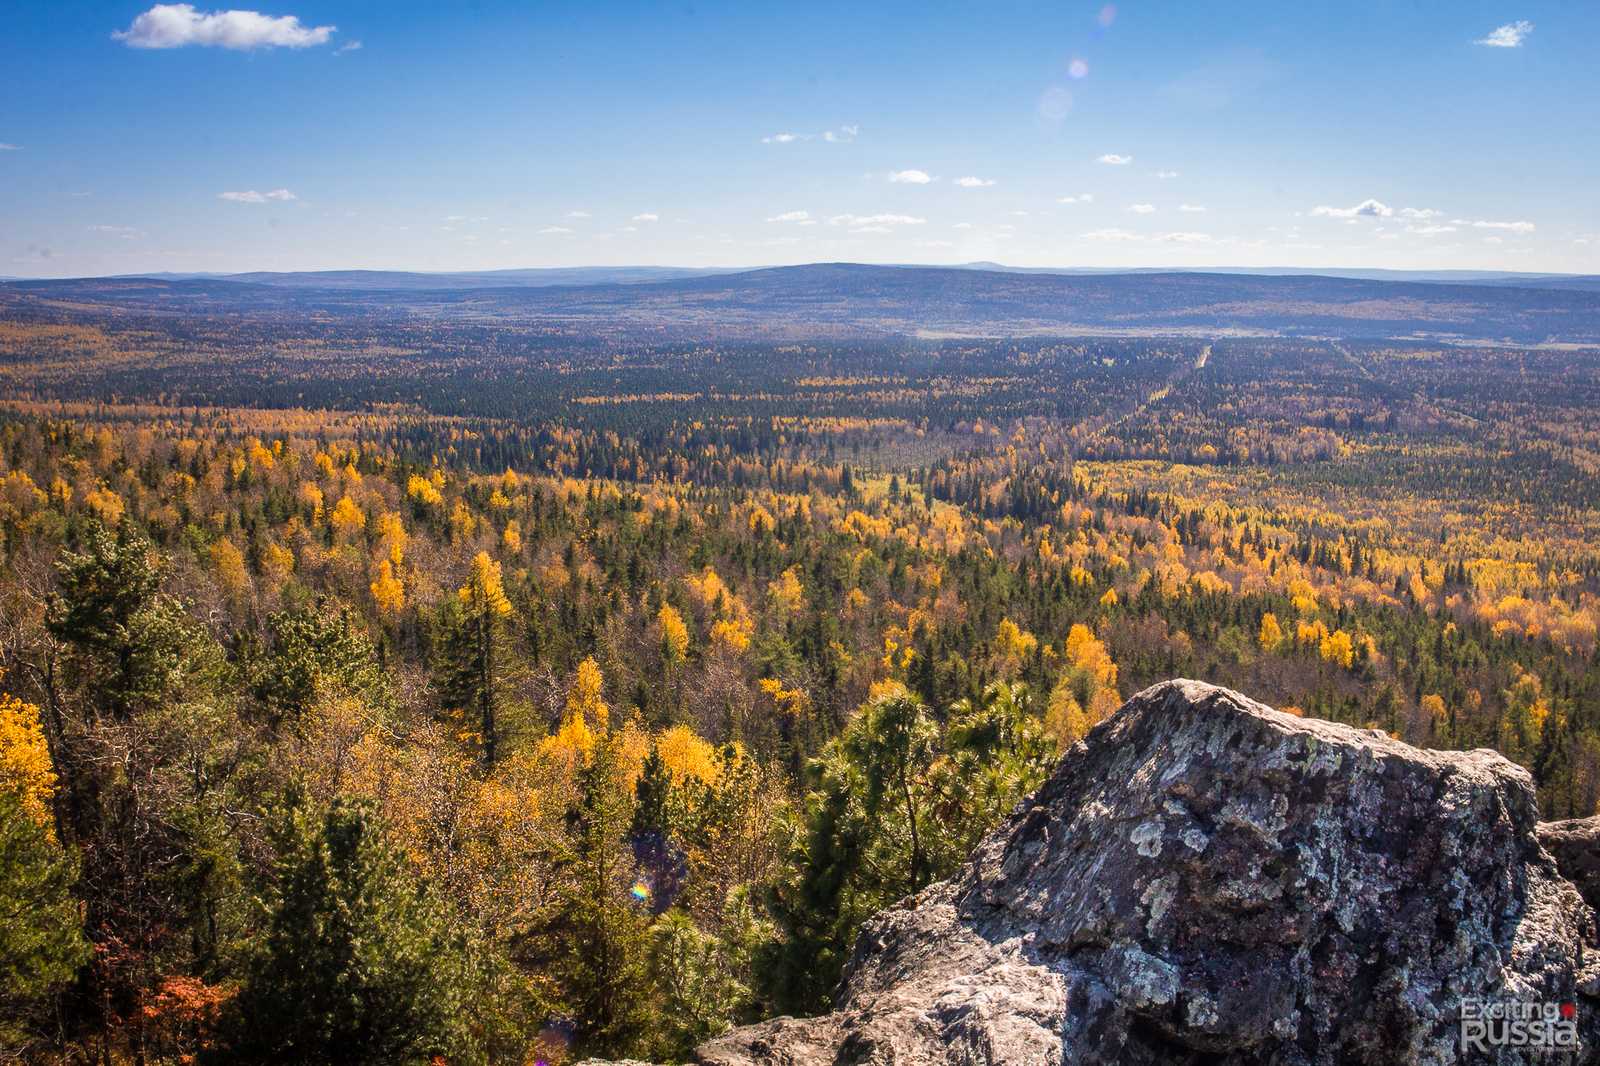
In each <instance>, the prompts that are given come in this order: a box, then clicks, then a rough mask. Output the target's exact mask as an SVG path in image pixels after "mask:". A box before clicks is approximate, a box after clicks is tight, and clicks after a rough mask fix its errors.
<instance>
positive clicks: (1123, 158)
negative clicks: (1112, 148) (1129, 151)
mask: <svg viewBox="0 0 1600 1066" xmlns="http://www.w3.org/2000/svg"><path fill="white" fill-rule="evenodd" d="M1095 162H1096V163H1104V164H1106V165H1107V166H1112V167H1125V166H1127V165H1128V164H1129V163H1131V162H1133V156H1131V155H1118V154H1117V153H1115V152H1107V153H1106V154H1105V155H1103V156H1100V157H1099V158H1098V159H1096V160H1095Z"/></svg>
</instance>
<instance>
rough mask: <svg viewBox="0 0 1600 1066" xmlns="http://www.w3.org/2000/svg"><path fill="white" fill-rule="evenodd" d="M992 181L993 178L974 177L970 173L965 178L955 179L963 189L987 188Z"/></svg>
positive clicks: (993, 181)
mask: <svg viewBox="0 0 1600 1066" xmlns="http://www.w3.org/2000/svg"><path fill="white" fill-rule="evenodd" d="M994 183H995V180H994V179H993V178H975V177H972V176H970V175H969V176H967V177H965V178H957V179H956V184H957V185H959V186H961V187H962V188H963V189H987V188H988V187H989V186H991V185H993V184H994Z"/></svg>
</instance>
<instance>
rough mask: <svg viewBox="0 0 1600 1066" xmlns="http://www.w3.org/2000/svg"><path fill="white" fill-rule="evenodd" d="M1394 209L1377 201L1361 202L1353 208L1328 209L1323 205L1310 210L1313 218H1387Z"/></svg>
mask: <svg viewBox="0 0 1600 1066" xmlns="http://www.w3.org/2000/svg"><path fill="white" fill-rule="evenodd" d="M1392 214H1394V208H1392V207H1390V206H1389V205H1388V204H1385V203H1380V202H1379V201H1377V200H1372V199H1367V200H1362V201H1361V202H1360V203H1359V204H1356V205H1355V206H1354V207H1329V206H1327V205H1326V204H1323V205H1321V206H1319V207H1313V208H1312V209H1311V215H1312V217H1313V218H1351V219H1354V218H1388V217H1389V216H1390V215H1392Z"/></svg>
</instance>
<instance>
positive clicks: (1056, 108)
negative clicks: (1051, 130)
mask: <svg viewBox="0 0 1600 1066" xmlns="http://www.w3.org/2000/svg"><path fill="white" fill-rule="evenodd" d="M1071 110H1072V94H1071V93H1070V92H1068V91H1067V90H1066V89H1063V88H1062V87H1061V86H1059V85H1052V86H1051V87H1050V88H1048V89H1046V90H1045V91H1044V95H1042V96H1040V97H1039V117H1040V118H1042V119H1044V120H1045V121H1046V122H1060V121H1061V120H1062V119H1064V118H1066V117H1067V113H1068V112H1069V111H1071Z"/></svg>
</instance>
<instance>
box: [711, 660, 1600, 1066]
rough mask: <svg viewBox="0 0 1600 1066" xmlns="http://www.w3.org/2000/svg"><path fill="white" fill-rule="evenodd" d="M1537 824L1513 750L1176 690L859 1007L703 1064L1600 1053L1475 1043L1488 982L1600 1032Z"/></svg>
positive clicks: (873, 962)
mask: <svg viewBox="0 0 1600 1066" xmlns="http://www.w3.org/2000/svg"><path fill="white" fill-rule="evenodd" d="M1535 823H1536V808H1535V805H1534V796H1533V788H1532V783H1531V781H1530V779H1529V777H1528V774H1527V772H1526V771H1524V770H1522V769H1521V768H1519V767H1517V766H1515V765H1513V764H1512V763H1510V762H1508V761H1507V760H1505V759H1504V758H1502V757H1501V756H1499V755H1497V754H1495V753H1493V752H1489V751H1474V752H1465V753H1461V752H1437V751H1423V750H1419V749H1417V748H1412V747H1409V746H1407V745H1405V744H1401V743H1399V742H1397V741H1395V740H1392V739H1390V738H1389V737H1387V736H1385V735H1383V734H1381V733H1377V732H1373V731H1361V730H1356V729H1351V728H1348V727H1345V726H1339V725H1334V724H1331V723H1327V722H1321V721H1315V720H1309V719H1302V718H1296V717H1293V716H1291V715H1287V714H1283V713H1280V712H1278V711H1274V710H1272V709H1270V708H1268V707H1264V706H1262V705H1260V704H1258V703H1255V702H1253V701H1251V700H1248V699H1246V698H1244V697H1242V696H1239V695H1237V694H1235V693H1232V692H1229V691H1227V690H1225V689H1220V688H1216V687H1214V686H1210V685H1204V684H1200V683H1197V682H1193V681H1173V682H1168V683H1166V684H1162V685H1157V686H1155V687H1153V688H1150V689H1147V690H1146V691H1144V692H1141V693H1140V694H1139V695H1137V696H1135V697H1134V698H1133V699H1131V700H1129V701H1128V703H1127V704H1126V705H1124V707H1123V708H1122V709H1121V710H1120V711H1119V712H1118V713H1117V714H1116V715H1114V716H1113V717H1112V718H1110V719H1108V720H1107V721H1106V722H1104V723H1102V724H1101V725H1100V726H1098V727H1097V728H1096V729H1095V730H1094V731H1093V732H1091V733H1090V735H1089V736H1088V738H1087V739H1086V741H1085V742H1084V743H1082V744H1079V745H1078V746H1076V747H1075V748H1074V749H1073V751H1072V752H1071V753H1069V754H1068V755H1067V756H1066V757H1065V758H1064V759H1063V760H1062V762H1061V764H1060V766H1059V767H1058V769H1057V770H1056V772H1055V773H1054V775H1053V776H1052V777H1051V778H1050V780H1049V781H1048V782H1047V783H1046V784H1045V786H1044V787H1043V788H1042V789H1040V791H1039V792H1038V793H1037V794H1036V795H1034V796H1033V797H1031V798H1030V799H1029V800H1028V801H1026V802H1025V803H1024V804H1022V805H1021V806H1020V807H1019V809H1018V810H1017V811H1016V812H1015V813H1014V814H1013V815H1012V816H1011V818H1010V819H1009V821H1008V822H1007V823H1006V824H1005V825H1004V826H1002V827H1001V828H1000V829H998V830H997V831H995V832H994V833H993V834H991V835H990V836H989V837H988V838H987V839H986V840H985V841H984V842H983V843H982V844H981V845H980V846H979V847H978V849H977V851H976V852H975V853H974V854H973V856H972V859H971V861H970V863H969V864H968V865H967V867H966V868H965V869H964V870H963V871H961V872H960V873H959V874H958V875H957V876H955V877H954V878H952V879H951V880H949V881H945V882H941V883H939V884H936V885H933V886H931V887H929V888H928V889H926V890H925V891H923V892H922V893H920V894H919V895H917V896H915V897H912V898H910V899H907V900H904V901H902V902H901V903H900V904H899V905H897V906H895V907H893V908H891V909H889V910H887V911H885V912H883V913H881V914H879V915H878V916H877V917H876V918H874V919H873V920H872V921H871V922H870V923H869V924H868V925H867V927H866V928H865V929H864V930H863V932H862V934H861V936H860V938H859V941H858V942H857V945H856V948H855V951H854V955H853V957H852V959H851V961H850V963H849V965H848V966H847V968H846V973H845V978H844V983H843V985H842V988H841V995H840V1000H839V1005H838V1009H837V1010H835V1011H834V1012H833V1013H832V1014H829V1015H826V1016H823V1017H819V1018H808V1019H794V1018H779V1019H776V1020H773V1021H769V1022H765V1023H762V1024H759V1025H754V1026H749V1027H746V1028H743V1029H738V1030H735V1031H734V1032H732V1033H729V1034H727V1035H726V1036H724V1037H721V1038H719V1039H717V1040H714V1041H712V1042H710V1043H708V1044H706V1045H704V1046H703V1047H701V1048H700V1049H699V1051H698V1053H697V1058H698V1060H699V1061H700V1062H702V1063H706V1064H716V1066H744V1064H756V1063H760V1064H785V1066H812V1064H817V1066H821V1064H835V1063H837V1064H843V1063H874V1064H877V1063H882V1064H890V1063H893V1064H895V1066H921V1064H930V1066H931V1064H943V1063H951V1064H964V1066H976V1064H989V1063H994V1064H999V1063H1006V1064H1017V1066H1023V1064H1040V1066H1043V1064H1053V1066H1092V1064H1111V1063H1117V1064H1135V1063H1140V1064H1142V1063H1193V1064H1199V1063H1221V1064H1244V1063H1270V1064H1281V1066H1302V1064H1304V1066H1312V1064H1333V1063H1396V1064H1398V1063H1408V1064H1409V1063H1454V1062H1552V1061H1582V1060H1581V1059H1579V1060H1567V1059H1563V1058H1560V1057H1557V1058H1551V1057H1548V1056H1546V1055H1544V1054H1543V1053H1541V1052H1539V1051H1536V1050H1518V1049H1510V1048H1499V1047H1494V1046H1488V1047H1487V1049H1486V1050H1481V1051H1468V1050H1464V1049H1463V1046H1462V1041H1461V1021H1460V1012H1461V1007H1462V1003H1463V1000H1464V999H1468V998H1470V997H1483V998H1485V999H1487V1000H1490V1001H1493V1002H1510V1001H1515V1002H1519V1003H1553V1004H1570V1005H1574V1006H1571V1007H1569V1008H1567V1010H1566V1011H1565V1012H1564V1013H1563V1015H1562V1016H1563V1017H1573V1018H1574V1019H1575V1021H1576V1025H1577V1028H1578V1030H1579V1035H1580V1037H1581V1039H1582V1041H1583V1044H1584V1047H1585V1048H1586V1049H1590V1048H1595V1047H1597V1046H1600V1003H1596V1002H1595V1001H1594V1000H1593V999H1592V998H1591V997H1592V996H1593V995H1594V994H1595V993H1596V990H1597V980H1596V977H1597V974H1600V968H1597V962H1600V960H1597V959H1596V958H1595V957H1594V955H1593V954H1592V949H1591V948H1590V947H1589V945H1591V944H1592V943H1593V940H1594V921H1595V918H1594V913H1593V911H1591V909H1590V907H1589V906H1588V905H1587V904H1586V903H1585V902H1584V900H1583V898H1582V897H1580V895H1579V893H1578V891H1577V889H1575V888H1574V887H1573V885H1572V884H1571V883H1570V882H1569V881H1568V880H1567V879H1566V878H1565V877H1563V876H1562V874H1561V872H1560V870H1558V868H1557V865H1556V861H1555V860H1554V859H1553V858H1552V857H1551V855H1550V854H1549V853H1548V852H1547V851H1546V850H1545V848H1544V847H1542V846H1541V844H1540V841H1539V838H1538V836H1537V835H1536V824H1535ZM1587 839H1589V840H1590V841H1591V842H1592V840H1593V838H1592V837H1589V838H1587ZM1547 840H1552V841H1553V840H1554V838H1550V837H1547ZM1551 846H1552V847H1555V848H1557V851H1558V854H1559V853H1560V849H1559V846H1558V845H1557V844H1555V843H1551ZM1575 847H1576V845H1575ZM1586 861H1587V860H1586ZM1592 868H1593V867H1592V866H1590V867H1586V869H1592ZM1553 1009H1558V1008H1553Z"/></svg>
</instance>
